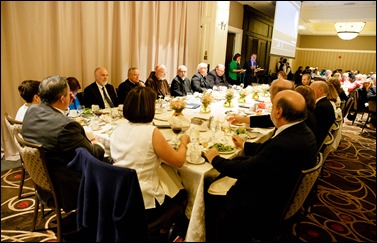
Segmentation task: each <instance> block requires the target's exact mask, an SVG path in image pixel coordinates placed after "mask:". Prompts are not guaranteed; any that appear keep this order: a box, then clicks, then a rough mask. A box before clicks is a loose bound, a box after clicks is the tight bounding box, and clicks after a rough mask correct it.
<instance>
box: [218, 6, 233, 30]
mask: <svg viewBox="0 0 377 243" xmlns="http://www.w3.org/2000/svg"><path fill="white" fill-rule="evenodd" d="M229 4H230V3H229V1H218V2H217V11H216V22H217V25H218V26H220V30H226V25H227V23H228V18H229Z"/></svg>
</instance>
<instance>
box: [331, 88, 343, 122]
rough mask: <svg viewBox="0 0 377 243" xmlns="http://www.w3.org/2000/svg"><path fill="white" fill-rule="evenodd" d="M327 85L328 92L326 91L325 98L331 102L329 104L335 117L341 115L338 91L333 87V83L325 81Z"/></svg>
mask: <svg viewBox="0 0 377 243" xmlns="http://www.w3.org/2000/svg"><path fill="white" fill-rule="evenodd" d="M327 85H328V86H329V92H328V93H327V99H328V100H329V101H330V102H331V105H332V106H333V108H334V112H335V117H342V109H341V108H340V105H341V103H342V101H341V100H340V97H339V95H338V92H337V91H336V89H335V87H334V85H332V83H329V82H327Z"/></svg>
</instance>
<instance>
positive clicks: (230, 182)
mask: <svg viewBox="0 0 377 243" xmlns="http://www.w3.org/2000/svg"><path fill="white" fill-rule="evenodd" d="M236 181H237V179H235V178H232V177H228V176H225V177H223V178H221V179H218V180H216V181H214V182H212V184H211V185H210V186H209V188H208V193H209V194H212V195H224V196H225V195H226V193H227V192H228V191H229V189H230V188H231V187H232V186H234V184H236Z"/></svg>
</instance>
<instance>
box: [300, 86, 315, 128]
mask: <svg viewBox="0 0 377 243" xmlns="http://www.w3.org/2000/svg"><path fill="white" fill-rule="evenodd" d="M295 91H296V92H298V93H300V94H301V95H302V96H303V97H304V99H305V103H306V109H307V112H306V119H305V123H306V125H307V126H308V127H309V128H310V129H311V130H312V132H313V134H314V135H316V134H317V118H316V117H315V114H314V108H315V93H314V90H313V89H312V88H310V87H309V86H307V85H300V86H298V87H296V88H295Z"/></svg>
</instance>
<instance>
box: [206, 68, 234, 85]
mask: <svg viewBox="0 0 377 243" xmlns="http://www.w3.org/2000/svg"><path fill="white" fill-rule="evenodd" d="M207 81H208V82H209V83H212V84H213V86H225V87H228V86H229V84H228V82H227V81H226V77H225V66H224V64H217V66H216V68H215V69H213V70H212V71H210V72H209V73H208V75H207Z"/></svg>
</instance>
